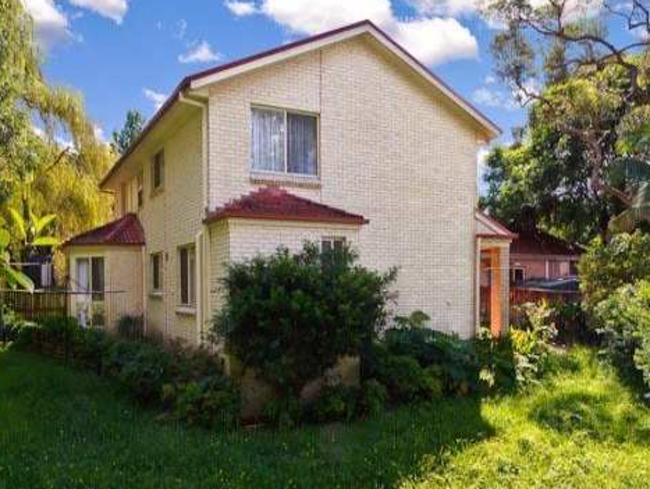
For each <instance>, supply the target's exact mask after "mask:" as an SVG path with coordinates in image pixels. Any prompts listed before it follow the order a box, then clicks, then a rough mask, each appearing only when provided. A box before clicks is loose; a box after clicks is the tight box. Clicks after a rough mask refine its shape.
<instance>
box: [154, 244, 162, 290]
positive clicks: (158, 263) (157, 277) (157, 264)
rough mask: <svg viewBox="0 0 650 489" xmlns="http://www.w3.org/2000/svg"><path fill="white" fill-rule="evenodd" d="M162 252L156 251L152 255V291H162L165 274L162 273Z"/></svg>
mask: <svg viewBox="0 0 650 489" xmlns="http://www.w3.org/2000/svg"><path fill="white" fill-rule="evenodd" d="M162 273H163V271H162V253H154V254H152V255H151V291H152V292H160V291H162V283H163V275H162Z"/></svg>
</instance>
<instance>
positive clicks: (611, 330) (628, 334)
mask: <svg viewBox="0 0 650 489" xmlns="http://www.w3.org/2000/svg"><path fill="white" fill-rule="evenodd" d="M594 314H595V317H596V318H597V320H598V323H599V325H600V328H599V330H598V332H599V333H600V334H601V335H602V337H603V342H602V344H603V352H604V353H605V355H606V356H607V357H608V358H609V360H611V361H612V363H613V364H614V365H615V366H616V367H617V368H618V369H619V371H620V372H621V373H622V375H623V376H624V377H625V378H627V379H628V380H630V381H632V382H633V383H640V381H641V380H642V378H641V377H644V378H645V381H646V384H647V385H649V386H650V382H649V380H650V379H649V377H648V374H649V371H648V356H647V355H648V351H650V348H649V347H650V345H649V341H648V336H649V335H650V281H646V280H642V281H640V282H638V283H637V284H635V285H625V286H623V287H620V288H619V289H618V290H616V292H614V293H613V294H612V295H610V296H609V297H608V298H607V299H605V300H603V301H601V303H600V304H598V306H596V308H595V311H594Z"/></svg>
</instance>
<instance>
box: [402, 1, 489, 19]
mask: <svg viewBox="0 0 650 489" xmlns="http://www.w3.org/2000/svg"><path fill="white" fill-rule="evenodd" d="M409 3H410V4H411V5H413V7H414V8H415V9H416V10H417V11H418V12H419V13H420V14H422V15H451V16H458V15H463V14H468V13H472V12H475V11H476V10H478V8H479V6H480V0H409Z"/></svg>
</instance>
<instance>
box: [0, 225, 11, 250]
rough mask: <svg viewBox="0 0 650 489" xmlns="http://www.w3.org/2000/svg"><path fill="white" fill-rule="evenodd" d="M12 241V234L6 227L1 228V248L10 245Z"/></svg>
mask: <svg viewBox="0 0 650 489" xmlns="http://www.w3.org/2000/svg"><path fill="white" fill-rule="evenodd" d="M10 241H11V234H9V231H7V230H6V229H4V228H0V249H4V248H6V247H7V246H9V242H10Z"/></svg>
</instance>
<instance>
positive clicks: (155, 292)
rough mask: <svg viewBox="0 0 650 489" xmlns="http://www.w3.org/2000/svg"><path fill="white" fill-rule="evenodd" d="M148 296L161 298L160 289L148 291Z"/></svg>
mask: <svg viewBox="0 0 650 489" xmlns="http://www.w3.org/2000/svg"><path fill="white" fill-rule="evenodd" d="M149 297H151V298H152V299H162V297H163V293H162V291H160V290H156V291H153V292H149Z"/></svg>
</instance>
